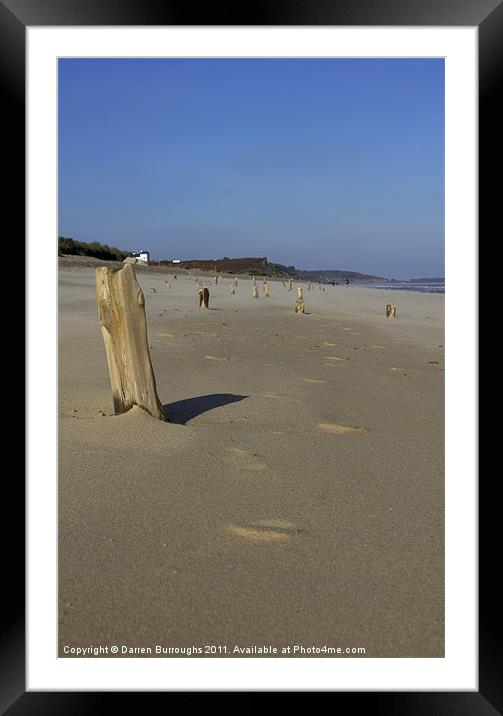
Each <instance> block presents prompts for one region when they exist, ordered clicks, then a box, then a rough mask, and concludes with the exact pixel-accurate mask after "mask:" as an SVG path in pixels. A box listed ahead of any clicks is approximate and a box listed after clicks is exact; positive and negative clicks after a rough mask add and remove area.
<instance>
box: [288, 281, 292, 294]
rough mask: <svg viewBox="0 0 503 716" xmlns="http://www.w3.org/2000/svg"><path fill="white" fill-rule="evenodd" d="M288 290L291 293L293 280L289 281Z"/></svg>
mask: <svg viewBox="0 0 503 716" xmlns="http://www.w3.org/2000/svg"><path fill="white" fill-rule="evenodd" d="M288 290H289V291H291V290H292V279H291V278H289V279H288Z"/></svg>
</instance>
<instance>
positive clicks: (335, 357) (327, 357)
mask: <svg viewBox="0 0 503 716" xmlns="http://www.w3.org/2000/svg"><path fill="white" fill-rule="evenodd" d="M323 360H326V361H338V360H344V358H339V356H323Z"/></svg>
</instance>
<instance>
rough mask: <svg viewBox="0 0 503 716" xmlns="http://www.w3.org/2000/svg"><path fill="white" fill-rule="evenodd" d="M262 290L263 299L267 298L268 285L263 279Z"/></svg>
mask: <svg viewBox="0 0 503 716" xmlns="http://www.w3.org/2000/svg"><path fill="white" fill-rule="evenodd" d="M263 288H264V298H269V284H268V283H267V281H266V280H265V279H264V286H263Z"/></svg>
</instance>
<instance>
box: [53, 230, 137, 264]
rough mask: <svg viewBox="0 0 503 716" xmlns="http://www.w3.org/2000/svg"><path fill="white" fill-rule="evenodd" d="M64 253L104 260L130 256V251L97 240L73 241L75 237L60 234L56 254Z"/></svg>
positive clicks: (121, 259) (119, 259)
mask: <svg viewBox="0 0 503 716" xmlns="http://www.w3.org/2000/svg"><path fill="white" fill-rule="evenodd" d="M64 254H66V255H70V256H92V257H93V258H95V259H102V260H104V261H124V259H125V258H126V256H131V252H130V251H121V250H120V249H116V248H115V246H107V245H106V244H99V243H98V242H97V241H93V242H92V243H91V244H87V243H85V242H84V241H75V239H69V238H67V237H66V236H60V237H59V238H58V256H63V255H64Z"/></svg>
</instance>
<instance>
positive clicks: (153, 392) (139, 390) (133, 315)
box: [96, 264, 166, 420]
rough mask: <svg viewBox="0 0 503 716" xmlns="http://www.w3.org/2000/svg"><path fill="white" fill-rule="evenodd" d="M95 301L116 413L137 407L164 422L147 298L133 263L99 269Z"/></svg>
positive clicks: (97, 271)
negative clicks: (148, 321) (153, 361)
mask: <svg viewBox="0 0 503 716" xmlns="http://www.w3.org/2000/svg"><path fill="white" fill-rule="evenodd" d="M96 301H97V303H98V313H99V317H100V325H101V334H102V336H103V341H104V343H105V350H106V354H107V361H108V371H109V373H110V383H111V385H112V397H113V403H114V412H115V414H116V415H118V414H120V413H125V412H127V411H128V410H130V409H131V408H132V407H133V405H137V406H138V407H140V408H143V409H144V410H146V411H147V413H150V415H152V416H153V417H154V418H159V420H165V419H166V418H165V415H164V411H163V409H162V405H161V401H160V400H159V398H158V396H157V388H156V384H155V376H154V370H153V368H152V362H151V360H150V353H149V349H148V335H147V320H146V318H145V297H144V295H143V291H142V290H141V288H140V285H139V283H138V281H137V280H136V276H135V272H134V269H133V267H132V265H131V264H126V265H125V266H124V267H123V268H121V269H111V268H98V269H96Z"/></svg>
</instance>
